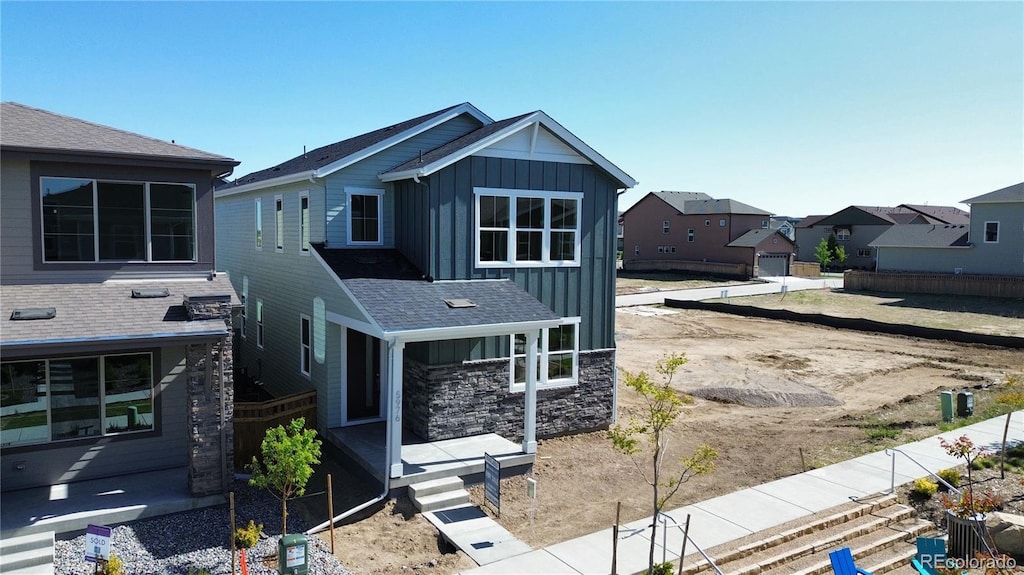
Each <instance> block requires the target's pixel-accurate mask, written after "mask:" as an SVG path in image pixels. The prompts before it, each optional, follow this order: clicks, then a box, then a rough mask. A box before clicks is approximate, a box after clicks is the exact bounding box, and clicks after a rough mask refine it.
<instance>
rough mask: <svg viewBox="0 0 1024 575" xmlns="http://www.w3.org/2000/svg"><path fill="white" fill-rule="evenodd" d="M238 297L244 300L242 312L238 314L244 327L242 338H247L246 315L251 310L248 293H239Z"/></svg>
mask: <svg viewBox="0 0 1024 575" xmlns="http://www.w3.org/2000/svg"><path fill="white" fill-rule="evenodd" d="M238 299H240V300H242V313H240V314H238V317H239V319H240V321H241V325H240V326H239V327H241V328H242V333H241V335H242V339H245V327H246V316H247V315H248V312H249V302H247V301H246V295H245V294H244V293H243V294H239V296H238Z"/></svg>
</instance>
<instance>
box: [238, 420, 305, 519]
mask: <svg viewBox="0 0 1024 575" xmlns="http://www.w3.org/2000/svg"><path fill="white" fill-rule="evenodd" d="M305 425H306V419H305V418H303V417H300V418H298V419H293V420H292V421H291V423H289V424H288V428H287V429H285V427H284V426H283V425H278V426H277V427H273V428H271V429H268V430H267V433H266V435H265V436H264V437H263V444H262V445H261V446H260V448H261V450H262V452H263V463H262V464H261V463H260V462H259V461H258V460H257V459H256V458H255V457H253V458H252V464H251V465H250V466H249V467H250V469H251V470H252V477H251V478H250V479H249V485H252V486H254V487H263V488H266V489H267V490H269V491H270V492H271V493H273V494H274V495H275V496H280V499H281V535H287V534H288V500H289V499H292V498H293V497H298V496H301V495H302V494H304V493H305V492H306V482H307V481H309V478H310V477H312V476H313V465H315V464H318V463H320V445H321V441H320V440H319V439H317V438H316V430H315V429H304V427H305Z"/></svg>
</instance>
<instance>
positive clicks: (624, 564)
mask: <svg viewBox="0 0 1024 575" xmlns="http://www.w3.org/2000/svg"><path fill="white" fill-rule="evenodd" d="M936 407H937V406H936ZM1022 420H1024V411H1018V412H1015V413H1014V415H1013V423H1012V424H1011V426H1010V437H1009V440H1010V441H1012V442H1021V441H1024V426H1022V425H1021V422H1022ZM1005 421H1006V419H1005V418H1004V417H998V418H995V419H989V420H986V421H982V422H979V423H975V424H973V425H970V426H967V427H963V428H960V429H956V430H954V431H951V432H947V433H942V434H939V435H936V436H933V437H929V438H927V439H922V440H920V441H915V442H914V443H910V444H907V445H903V446H902V447H899V448H897V449H896V450H892V451H890V453H886V452H884V451H880V452H876V453H870V454H868V455H863V456H861V457H857V458H855V459H851V460H849V461H844V462H842V463H836V464H834V465H829V466H828V467H822V468H820V469H814V470H812V471H808V472H806V473H800V474H797V475H791V476H789V477H785V478H782V479H778V480H776V481H772V482H770V483H765V484H763V485H758V486H756V487H751V488H748V489H742V490H740V491H735V492H733V493H729V494H727V495H722V496H720V497H715V498H713V499H708V500H706V501H702V502H700V503H695V504H693V505H687V506H685V507H680V508H678V509H674V510H672V511H670V512H668V513H667V514H668V515H669V516H670V517H672V518H673V519H674V520H675V521H677V522H678V523H679V524H680V525H682V524H683V523H685V521H686V516H687V514H689V515H690V516H691V519H690V538H691V541H693V542H695V543H696V544H697V545H699V546H700V547H701V548H702V549H709V548H711V547H714V546H716V545H721V544H723V543H728V542H730V541H734V540H736V539H739V538H740V537H743V536H745V535H749V534H751V533H756V532H758V531H761V530H764V529H768V528H771V527H776V526H778V525H781V524H783V523H786V522H787V521H792V520H794V519H798V518H800V517H805V516H808V515H812V514H814V513H817V512H820V511H824V510H826V509H829V508H831V507H835V506H837V505H841V504H843V503H847V502H849V501H850V500H851V499H856V498H860V497H864V496H866V495H871V494H875V493H879V492H883V491H888V490H889V489H890V488H891V486H892V485H893V484H895V485H897V486H898V485H903V484H905V483H909V482H912V481H913V480H914V479H917V478H919V477H925V476H927V475H928V471H931V472H935V471H938V470H939V469H944V468H948V467H956V466H958V465H960V464H962V461H961V460H959V459H955V458H953V457H951V456H949V455H947V454H946V452H945V451H943V449H942V447H941V446H940V445H939V438H940V437H941V438H945V439H947V440H952V439H955V438H957V437H960V436H961V435H967V436H968V437H970V438H971V440H972V441H974V443H975V445H980V446H984V447H986V448H989V449H990V450H998V449H999V446H1000V442H1001V441H1002V436H1003V425H1004V423H1005ZM896 451H898V452H900V453H897V452H896ZM903 454H905V455H903ZM908 456H909V457H908ZM910 458H913V460H916V461H917V463H919V464H920V465H921V466H923V467H924V468H927V471H926V470H925V469H922V467H920V466H918V464H916V463H914V461H912V460H911V459H910ZM894 463H895V467H894V466H893V464H894ZM566 521H571V518H566ZM610 521H611V518H610V519H609V522H610ZM650 524H651V518H647V519H643V520H640V521H634V522H632V523H628V524H626V525H623V526H622V528H621V531H620V536H619V537H620V539H619V547H618V572H619V573H623V574H629V573H639V572H641V571H643V570H644V569H646V568H647V554H648V551H649V548H650V531H649V530H648V529H647V526H649V525H650ZM682 541H683V536H682V532H681V530H676V529H671V530H670V531H669V533H668V536H667V541H666V543H665V548H664V550H665V555H666V558H667V559H668V560H670V561H674V560H677V559H679V550H680V549H681V547H682ZM657 544H658V546H657V549H656V552H655V556H656V557H657V558H658V559H659V560H660V559H661V557H662V550H663V548H662V545H661V544H662V541H661V532H660V530H659V535H658V541H657ZM611 549H612V533H611V529H610V528H609V529H604V530H602V531H598V532H597V533H592V534H590V535H585V536H583V537H578V538H576V539H572V540H569V541H565V542H563V543H558V544H555V545H551V546H548V547H545V548H543V549H537V550H535V551H530V552H528V553H524V554H522V555H517V556H515V557H511V558H508V559H505V560H502V561H497V562H494V563H491V564H488V565H485V566H482V567H478V568H476V569H472V570H470V571H466V572H464V573H465V575H485V574H487V575H493V574H509V575H512V574H520V575H528V574H547V575H580V574H591V573H593V574H604V575H607V574H608V572H609V569H610V567H611ZM688 549H689V551H690V552H689V553H687V558H688V559H687V562H690V561H694V560H696V559H695V558H691V555H690V554H691V553H696V550H695V549H693V546H692V545H690V546H688Z"/></svg>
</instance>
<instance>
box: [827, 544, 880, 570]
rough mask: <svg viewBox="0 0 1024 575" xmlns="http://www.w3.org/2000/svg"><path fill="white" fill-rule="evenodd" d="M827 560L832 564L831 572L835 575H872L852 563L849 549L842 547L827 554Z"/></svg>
mask: <svg viewBox="0 0 1024 575" xmlns="http://www.w3.org/2000/svg"><path fill="white" fill-rule="evenodd" d="M828 560H829V561H831V562H832V571H835V574H836V575H857V574H858V573H859V574H860V575H872V573H871V572H870V571H865V570H864V569H861V568H860V567H857V566H856V565H854V563H853V553H851V552H850V548H849V547H843V548H842V549H837V550H835V551H833V552H831V553H829V554H828Z"/></svg>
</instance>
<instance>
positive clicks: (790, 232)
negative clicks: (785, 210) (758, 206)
mask: <svg viewBox="0 0 1024 575" xmlns="http://www.w3.org/2000/svg"><path fill="white" fill-rule="evenodd" d="M801 219H802V218H791V217H789V216H772V218H771V220H769V222H768V229H770V230H778V231H779V232H781V233H782V235H784V236H786V237H787V238H789V241H791V242H795V241H796V225H797V223H799V222H800V220H801Z"/></svg>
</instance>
